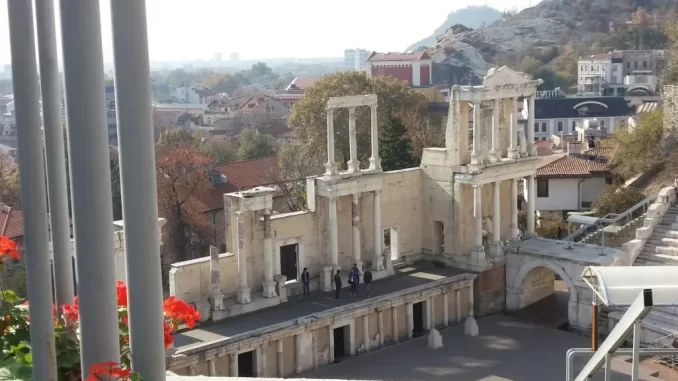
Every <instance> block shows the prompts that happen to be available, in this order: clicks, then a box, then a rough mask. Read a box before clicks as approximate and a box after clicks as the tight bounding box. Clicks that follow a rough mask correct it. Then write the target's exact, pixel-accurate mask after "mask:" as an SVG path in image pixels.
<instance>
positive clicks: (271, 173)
mask: <svg viewBox="0 0 678 381" xmlns="http://www.w3.org/2000/svg"><path fill="white" fill-rule="evenodd" d="M214 171H216V172H219V173H221V174H222V175H224V176H225V177H226V184H219V185H216V186H213V187H212V189H210V191H209V192H208V194H207V195H206V197H205V199H204V200H203V204H205V211H208V210H215V209H222V208H223V207H224V193H232V192H238V191H243V190H247V189H251V188H254V187H258V186H264V185H270V184H275V183H276V182H277V178H276V174H277V171H278V159H277V158H276V157H275V156H273V157H267V158H263V159H255V160H247V161H238V162H234V163H226V164H217V165H216V166H215V168H214Z"/></svg>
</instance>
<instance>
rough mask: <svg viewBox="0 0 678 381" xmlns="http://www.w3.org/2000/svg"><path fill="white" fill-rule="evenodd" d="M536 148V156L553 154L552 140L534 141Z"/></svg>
mask: <svg viewBox="0 0 678 381" xmlns="http://www.w3.org/2000/svg"><path fill="white" fill-rule="evenodd" d="M534 146H535V147H536V148H537V156H550V155H553V153H554V152H553V142H552V141H551V140H539V141H537V142H535V143H534Z"/></svg>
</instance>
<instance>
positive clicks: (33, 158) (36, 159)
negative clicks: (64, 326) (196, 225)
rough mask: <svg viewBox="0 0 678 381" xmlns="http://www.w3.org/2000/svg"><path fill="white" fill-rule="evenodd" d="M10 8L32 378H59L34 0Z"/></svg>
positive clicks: (50, 380)
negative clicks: (34, 30)
mask: <svg viewBox="0 0 678 381" xmlns="http://www.w3.org/2000/svg"><path fill="white" fill-rule="evenodd" d="M7 9H8V15H9V35H10V50H11V53H12V80H13V84H14V85H13V87H14V104H15V110H16V124H17V135H18V136H17V140H18V149H19V164H20V168H21V172H20V180H21V200H22V206H23V213H24V245H25V247H24V258H25V261H26V273H27V285H28V300H29V301H30V307H29V316H30V321H31V329H30V337H31V344H32V345H31V355H32V357H33V379H35V380H46V381H56V380H57V372H56V356H55V353H56V352H55V342H54V317H53V315H52V285H51V283H52V282H51V279H52V277H51V269H50V260H49V233H48V230H47V189H46V185H45V161H44V156H43V150H42V133H41V132H40V114H39V112H40V111H39V109H40V106H39V99H40V93H39V90H38V68H37V62H36V57H35V35H34V32H33V3H32V2H31V1H26V0H9V1H8V2H7Z"/></svg>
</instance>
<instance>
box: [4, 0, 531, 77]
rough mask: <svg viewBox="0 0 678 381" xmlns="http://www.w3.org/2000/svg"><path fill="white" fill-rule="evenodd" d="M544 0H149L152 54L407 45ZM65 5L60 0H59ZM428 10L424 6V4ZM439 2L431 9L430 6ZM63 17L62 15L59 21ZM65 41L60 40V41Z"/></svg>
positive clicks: (104, 1)
mask: <svg viewBox="0 0 678 381" xmlns="http://www.w3.org/2000/svg"><path fill="white" fill-rule="evenodd" d="M538 2H539V1H538V0H532V1H530V0H514V1H511V2H510V6H509V5H508V4H507V2H506V0H487V1H484V0H480V1H479V0H458V1H455V2H453V3H452V2H449V1H447V0H418V1H417V2H416V3H414V4H416V6H413V4H412V3H402V6H395V4H397V2H396V3H393V2H390V1H386V0H370V1H364V0H345V1H343V2H340V3H330V4H333V6H332V7H328V3H326V2H322V1H317V0H316V1H313V0H288V1H284V2H281V1H273V0H262V1H259V2H256V5H253V4H252V3H251V2H245V1H228V0H146V4H147V15H148V29H149V45H150V47H149V51H150V58H151V60H152V61H184V60H198V59H202V60H211V59H212V58H213V57H214V56H215V54H216V53H221V55H222V56H223V57H224V59H228V57H229V56H230V55H231V53H234V52H237V53H238V54H239V56H240V59H241V60H254V59H266V58H311V57H312V58H321V57H341V56H343V52H344V49H351V48H364V49H367V50H376V51H384V52H386V51H403V50H404V49H406V48H407V46H409V45H410V44H412V43H414V42H416V41H417V40H419V39H421V38H424V37H426V36H427V35H430V34H431V33H433V31H434V30H435V29H436V28H437V27H438V26H440V25H441V24H442V23H443V22H444V21H445V19H446V18H447V14H448V13H449V12H452V11H454V10H456V9H460V8H465V7H467V6H469V5H487V6H490V7H494V8H496V9H498V10H500V11H501V10H505V9H507V8H513V7H516V8H518V9H523V8H526V7H528V6H529V5H530V3H532V4H533V5H534V4H536V3H538ZM55 7H56V11H57V13H58V0H55ZM100 7H101V20H102V42H103V51H104V61H105V62H110V61H112V59H113V53H112V51H113V49H112V41H111V23H110V19H111V13H110V0H100ZM418 10H422V11H418ZM426 10H431V11H433V12H431V11H428V12H427V11H426ZM59 27H60V23H59V21H58V20H57V28H59ZM59 45H60V42H59ZM10 62H11V57H10V48H9V25H8V17H7V0H0V64H9V63H10Z"/></svg>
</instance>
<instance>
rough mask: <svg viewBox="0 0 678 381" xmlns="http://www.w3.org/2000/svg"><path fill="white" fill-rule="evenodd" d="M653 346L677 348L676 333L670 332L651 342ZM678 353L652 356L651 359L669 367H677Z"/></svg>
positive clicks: (677, 339)
mask: <svg viewBox="0 0 678 381" xmlns="http://www.w3.org/2000/svg"><path fill="white" fill-rule="evenodd" d="M652 347H653V348H660V349H676V348H678V334H676V333H672V334H670V335H666V336H664V337H661V338H659V339H657V340H655V341H653V342H652ZM677 355H678V353H677V354H666V355H658V356H654V357H652V361H654V362H656V363H657V364H660V365H663V366H666V367H668V368H671V369H678V356H677Z"/></svg>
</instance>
